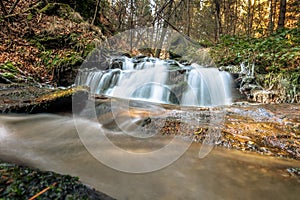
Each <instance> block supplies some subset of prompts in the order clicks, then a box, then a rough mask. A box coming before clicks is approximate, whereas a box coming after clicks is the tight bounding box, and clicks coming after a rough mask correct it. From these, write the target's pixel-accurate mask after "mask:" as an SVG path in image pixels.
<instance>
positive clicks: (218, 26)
mask: <svg viewBox="0 0 300 200" xmlns="http://www.w3.org/2000/svg"><path fill="white" fill-rule="evenodd" d="M214 4H215V18H216V20H215V23H216V31H215V41H218V40H219V38H220V35H221V33H222V29H221V27H222V26H221V25H222V23H221V3H220V0H214Z"/></svg>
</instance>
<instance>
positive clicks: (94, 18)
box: [91, 0, 100, 25]
mask: <svg viewBox="0 0 300 200" xmlns="http://www.w3.org/2000/svg"><path fill="white" fill-rule="evenodd" d="M99 4H100V0H97V3H96V8H95V13H94V17H93V20H92V22H91V24H92V25H94V23H95V20H96V17H97V13H98V7H99Z"/></svg>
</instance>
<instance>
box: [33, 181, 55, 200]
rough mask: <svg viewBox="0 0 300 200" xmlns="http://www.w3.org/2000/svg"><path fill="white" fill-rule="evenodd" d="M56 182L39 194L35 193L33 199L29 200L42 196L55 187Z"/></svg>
mask: <svg viewBox="0 0 300 200" xmlns="http://www.w3.org/2000/svg"><path fill="white" fill-rule="evenodd" d="M56 185H57V182H55V183H53V184H52V185H51V186H49V187H47V188H45V189H43V190H42V191H40V192H39V193H37V194H36V195H34V196H33V197H31V198H30V199H29V200H34V199H36V198H37V197H39V196H41V195H42V194H44V193H45V192H47V191H48V190H50V189H51V188H52V187H54V186H56Z"/></svg>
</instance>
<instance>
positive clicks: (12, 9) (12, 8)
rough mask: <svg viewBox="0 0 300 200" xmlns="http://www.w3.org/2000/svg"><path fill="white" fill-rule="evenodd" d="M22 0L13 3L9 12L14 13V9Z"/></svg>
mask: <svg viewBox="0 0 300 200" xmlns="http://www.w3.org/2000/svg"><path fill="white" fill-rule="evenodd" d="M19 1H20V0H16V1H15V3H14V4H13V5H12V7H11V8H10V10H9V11H8V14H12V12H13V11H14V9H15V8H16V6H17V5H18V3H19Z"/></svg>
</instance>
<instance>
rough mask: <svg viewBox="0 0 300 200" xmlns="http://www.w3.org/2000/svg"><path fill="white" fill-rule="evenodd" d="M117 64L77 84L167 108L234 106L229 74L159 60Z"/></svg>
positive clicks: (82, 74)
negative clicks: (171, 106)
mask: <svg viewBox="0 0 300 200" xmlns="http://www.w3.org/2000/svg"><path fill="white" fill-rule="evenodd" d="M114 59H116V58H114ZM117 60H118V64H116V65H114V64H111V66H114V67H111V69H107V70H98V71H87V70H85V71H81V72H80V73H79V76H78V77H77V81H76V84H77V85H86V86H89V87H90V89H91V92H92V93H95V94H102V95H107V96H112V97H119V98H126V99H138V100H146V101H151V102H158V103H165V104H181V105H185V106H217V105H228V104H230V103H231V77H230V74H229V73H227V72H222V71H219V70H218V69H216V68H205V67H201V66H200V65H197V64H192V65H191V66H183V65H181V64H179V63H177V62H176V61H171V60H167V61H166V60H160V59H158V58H148V57H144V58H139V59H136V58H127V57H121V58H118V59H117ZM116 66H117V67H116ZM171 74H172V75H171ZM178 88H179V89H178ZM174 99H175V100H174Z"/></svg>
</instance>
